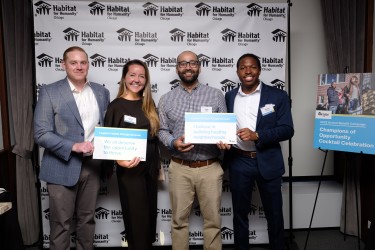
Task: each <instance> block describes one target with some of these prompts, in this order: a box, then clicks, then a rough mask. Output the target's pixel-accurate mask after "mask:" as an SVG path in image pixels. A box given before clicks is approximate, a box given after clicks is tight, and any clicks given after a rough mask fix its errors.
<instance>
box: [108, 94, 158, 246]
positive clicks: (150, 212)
mask: <svg viewBox="0 0 375 250" xmlns="http://www.w3.org/2000/svg"><path fill="white" fill-rule="evenodd" d="M125 115H127V116H131V117H133V118H136V120H135V122H132V123H129V122H125ZM133 120H134V119H133ZM104 126H106V127H118V128H137V129H148V131H149V133H148V139H147V153H146V161H141V162H140V163H139V164H138V166H136V167H134V168H124V167H121V166H117V170H116V172H117V179H118V187H119V194H120V202H121V208H122V213H123V218H124V224H125V237H126V240H127V242H128V246H129V248H128V249H129V250H147V249H151V248H152V242H155V235H156V217H157V191H158V190H157V184H158V183H157V182H158V181H157V178H158V171H159V150H158V140H157V138H156V137H151V136H150V122H149V120H148V119H147V117H146V116H145V115H144V114H143V111H142V100H135V101H130V100H126V99H123V98H116V99H115V100H113V101H112V102H111V103H110V104H109V106H108V110H107V113H106V115H105V119H104Z"/></svg>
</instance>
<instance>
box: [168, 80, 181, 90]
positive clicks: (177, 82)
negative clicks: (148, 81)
mask: <svg viewBox="0 0 375 250" xmlns="http://www.w3.org/2000/svg"><path fill="white" fill-rule="evenodd" d="M169 84H170V85H171V90H172V89H174V88H177V87H178V86H180V80H177V79H174V80H173V81H171V82H170V83H169Z"/></svg>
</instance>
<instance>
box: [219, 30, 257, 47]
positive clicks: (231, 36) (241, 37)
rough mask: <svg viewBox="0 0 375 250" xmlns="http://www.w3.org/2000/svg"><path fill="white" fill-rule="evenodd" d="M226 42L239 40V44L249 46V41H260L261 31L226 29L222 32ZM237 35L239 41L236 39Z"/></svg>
mask: <svg viewBox="0 0 375 250" xmlns="http://www.w3.org/2000/svg"><path fill="white" fill-rule="evenodd" d="M221 33H222V34H223V35H222V40H223V41H224V42H237V43H238V46H248V45H249V43H259V42H260V40H261V37H260V33H259V32H258V33H254V32H238V33H237V32H236V31H234V30H231V29H228V28H227V29H224V30H223V31H222V32H221ZM236 37H237V41H236Z"/></svg>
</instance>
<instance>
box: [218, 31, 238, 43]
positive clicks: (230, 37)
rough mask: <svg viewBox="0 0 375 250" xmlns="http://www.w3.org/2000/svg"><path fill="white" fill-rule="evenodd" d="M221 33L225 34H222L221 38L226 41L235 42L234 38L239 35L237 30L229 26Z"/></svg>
mask: <svg viewBox="0 0 375 250" xmlns="http://www.w3.org/2000/svg"><path fill="white" fill-rule="evenodd" d="M221 34H223V36H222V38H221V39H222V40H223V41H224V42H234V39H235V38H236V36H237V32H236V31H234V30H231V29H228V28H227V29H224V30H223V31H221Z"/></svg>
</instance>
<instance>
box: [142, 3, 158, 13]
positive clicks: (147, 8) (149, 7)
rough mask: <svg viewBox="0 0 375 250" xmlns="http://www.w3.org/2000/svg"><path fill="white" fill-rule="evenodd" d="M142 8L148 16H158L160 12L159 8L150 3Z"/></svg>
mask: <svg viewBox="0 0 375 250" xmlns="http://www.w3.org/2000/svg"><path fill="white" fill-rule="evenodd" d="M142 7H143V8H144V9H143V14H145V15H146V16H156V13H157V12H158V10H159V6H157V5H155V4H153V3H150V2H148V3H145V4H144V5H142Z"/></svg>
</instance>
